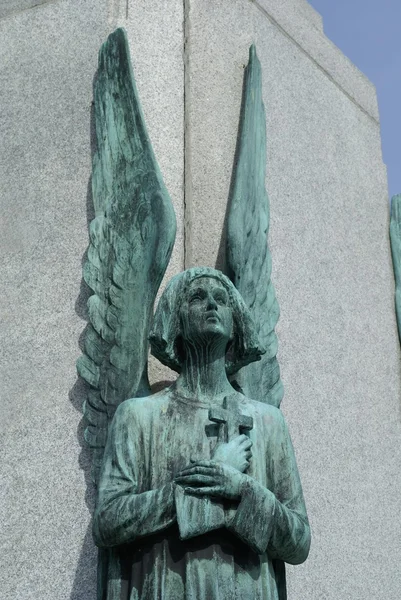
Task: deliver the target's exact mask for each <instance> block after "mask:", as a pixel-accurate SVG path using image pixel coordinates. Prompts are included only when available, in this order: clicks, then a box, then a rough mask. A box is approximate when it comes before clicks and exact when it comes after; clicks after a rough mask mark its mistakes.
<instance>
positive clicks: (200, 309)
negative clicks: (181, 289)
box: [181, 277, 233, 342]
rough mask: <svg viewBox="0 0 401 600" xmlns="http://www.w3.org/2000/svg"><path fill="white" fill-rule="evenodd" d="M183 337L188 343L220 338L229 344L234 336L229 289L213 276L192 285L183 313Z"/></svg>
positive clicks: (196, 280) (200, 279) (196, 281)
mask: <svg viewBox="0 0 401 600" xmlns="http://www.w3.org/2000/svg"><path fill="white" fill-rule="evenodd" d="M181 325H182V337H183V339H184V340H188V341H191V340H192V341H194V342H195V341H198V342H199V341H200V342H201V341H202V339H203V338H206V339H207V338H211V337H212V338H218V339H220V340H221V341H225V342H228V341H229V340H230V339H231V338H232V333H233V315H232V308H231V305H230V301H229V296H228V292H227V290H226V288H225V287H224V286H223V285H222V284H221V283H220V281H218V279H214V278H213V277H199V278H198V279H195V280H194V281H192V282H191V284H190V286H189V288H188V291H187V296H186V302H184V303H183V306H182V310H181Z"/></svg>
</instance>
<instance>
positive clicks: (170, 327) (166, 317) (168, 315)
mask: <svg viewBox="0 0 401 600" xmlns="http://www.w3.org/2000/svg"><path fill="white" fill-rule="evenodd" d="M213 339H214V340H219V343H224V344H225V346H226V370H227V372H228V373H229V374H231V373H235V372H236V371H238V370H239V369H240V368H241V367H244V366H245V365H247V364H249V363H251V362H254V361H257V360H260V357H261V356H262V354H264V352H265V351H264V349H263V348H262V347H261V345H260V344H259V340H258V336H257V332H256V328H255V325H254V323H253V320H252V317H251V315H250V313H249V310H248V308H247V307H246V305H245V302H244V301H243V299H242V297H241V295H240V294H239V292H238V290H237V289H236V288H235V287H234V285H233V284H232V283H231V281H230V280H229V279H228V277H226V276H225V275H223V273H221V272H220V271H217V270H216V269H212V268H210V267H194V268H192V269H187V270H186V271H184V272H183V273H180V274H179V275H176V276H175V277H173V278H172V279H171V281H170V282H169V283H168V285H167V287H166V289H165V290H164V292H163V294H162V296H161V298H160V301H159V304H158V307H157V310H156V314H155V318H154V322H153V328H152V331H151V334H150V343H151V350H152V354H153V355H154V356H155V357H156V358H158V359H159V360H160V362H162V363H163V364H164V365H167V366H168V367H170V369H173V370H174V371H177V372H178V373H180V371H181V365H182V362H183V360H184V352H185V344H186V343H196V344H198V345H199V344H200V345H202V344H203V343H204V344H207V343H209V342H210V341H211V340H213Z"/></svg>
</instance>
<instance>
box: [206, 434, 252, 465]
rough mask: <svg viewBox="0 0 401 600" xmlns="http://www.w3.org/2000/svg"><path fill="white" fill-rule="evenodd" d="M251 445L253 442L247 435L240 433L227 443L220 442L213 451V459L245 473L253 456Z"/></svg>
mask: <svg viewBox="0 0 401 600" xmlns="http://www.w3.org/2000/svg"><path fill="white" fill-rule="evenodd" d="M251 446H252V442H251V440H250V439H249V437H248V436H247V435H239V436H238V437H236V438H233V439H232V440H231V441H230V442H228V443H227V444H224V443H223V444H218V445H217V446H216V448H215V449H214V451H213V455H212V460H214V461H215V462H222V463H224V464H225V465H229V466H230V467H234V469H237V470H238V471H241V473H244V472H245V471H246V470H247V468H248V467H249V461H250V460H251V458H252V452H251Z"/></svg>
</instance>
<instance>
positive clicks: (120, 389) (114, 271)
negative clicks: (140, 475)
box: [77, 29, 176, 482]
mask: <svg viewBox="0 0 401 600" xmlns="http://www.w3.org/2000/svg"><path fill="white" fill-rule="evenodd" d="M94 95H95V123H96V139H97V151H96V153H95V155H94V158H93V165H92V190H93V200H94V207H95V218H94V219H93V221H92V222H91V224H90V231H89V237H90V246H89V249H88V255H87V261H86V263H85V265H84V268H83V276H84V279H85V281H86V283H87V284H88V285H89V287H90V288H91V289H92V291H93V292H94V294H93V296H91V297H90V298H89V301H88V312H89V320H90V325H89V326H88V329H87V332H86V337H85V346H84V347H85V352H84V355H83V356H82V357H80V359H78V362H77V368H78V372H79V374H80V375H81V376H82V377H83V379H85V381H87V382H88V384H89V386H90V388H91V389H90V391H89V394H88V399H87V401H86V402H85V405H84V414H85V417H86V420H87V423H88V426H87V428H86V431H85V440H86V442H87V443H88V444H89V446H91V447H92V448H94V454H93V478H94V480H95V482H96V481H97V478H98V474H99V468H100V465H101V460H102V455H103V449H104V446H105V444H106V440H107V433H108V427H109V424H110V421H111V419H112V417H113V415H114V412H115V410H116V408H117V406H118V405H119V404H120V403H121V402H123V401H124V400H126V399H128V398H130V397H133V396H135V395H136V394H137V392H138V389H139V388H140V391H141V394H144V393H149V386H148V381H147V357H148V333H149V328H150V321H151V318H152V312H153V304H154V301H155V297H156V294H157V291H158V288H159V286H160V283H161V280H162V277H163V275H164V273H165V270H166V267H167V265H168V261H169V259H170V255H171V251H172V248H173V244H174V239H175V230H176V223H175V215H174V210H173V207H172V203H171V200H170V197H169V195H168V192H167V190H166V188H165V185H164V182H163V179H162V176H161V173H160V170H159V167H158V164H157V162H156V159H155V156H154V153H153V150H152V146H151V143H150V140H149V136H148V134H147V131H146V126H145V121H144V117H143V114H142V109H141V107H140V103H139V99H138V93H137V90H136V85H135V80H134V77H133V73H132V67H131V63H130V58H129V48H128V42H127V38H126V34H125V31H124V30H123V29H117V30H116V31H115V32H114V33H112V34H111V35H110V36H109V38H108V40H107V41H106V43H105V44H103V46H102V48H101V50H100V53H99V68H98V75H97V81H96V84H95V92H94Z"/></svg>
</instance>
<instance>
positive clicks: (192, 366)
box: [175, 344, 233, 402]
mask: <svg viewBox="0 0 401 600" xmlns="http://www.w3.org/2000/svg"><path fill="white" fill-rule="evenodd" d="M185 356H186V358H185V360H184V363H183V365H182V370H181V374H180V376H179V378H178V380H177V382H176V385H175V388H176V391H177V392H178V393H179V394H182V395H183V396H186V397H190V398H197V399H198V400H201V401H206V402H216V401H218V400H219V398H220V397H221V400H223V398H224V396H227V395H228V394H232V393H233V388H232V386H231V384H230V382H229V381H228V379H227V375H226V369H225V348H224V347H222V348H216V347H213V345H212V344H210V345H206V346H205V345H202V346H200V347H198V346H195V345H191V346H188V347H186V351H185Z"/></svg>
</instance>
